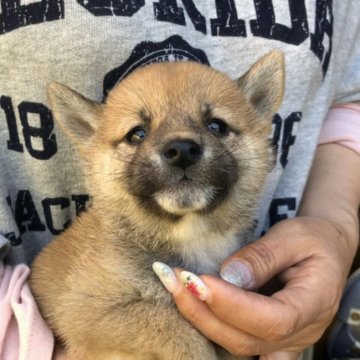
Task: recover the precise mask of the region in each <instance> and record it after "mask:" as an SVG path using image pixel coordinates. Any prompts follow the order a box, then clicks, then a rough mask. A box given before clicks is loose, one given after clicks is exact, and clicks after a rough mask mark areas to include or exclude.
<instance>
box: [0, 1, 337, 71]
mask: <svg viewBox="0 0 360 360" xmlns="http://www.w3.org/2000/svg"><path fill="white" fill-rule="evenodd" d="M22 1H24V2H25V0H22ZM77 3H78V6H81V7H82V8H84V9H86V10H87V11H88V12H89V13H90V14H92V15H93V16H97V17H101V16H105V17H106V16H115V17H136V16H141V9H142V8H144V7H145V6H147V7H148V6H149V7H152V11H153V14H154V20H155V21H160V22H168V23H171V24H174V25H178V26H192V27H193V28H194V29H195V31H198V32H201V33H203V34H205V35H210V36H227V37H249V36H250V35H252V36H254V37H261V38H265V39H272V40H277V41H280V42H283V43H286V44H291V45H295V46H298V45H300V44H302V43H303V42H304V41H306V40H307V39H308V38H310V49H309V50H310V51H312V52H313V53H314V54H315V55H316V57H317V58H318V59H319V61H320V63H321V65H322V69H323V75H324V76H325V74H326V72H327V69H328V67H329V61H330V57H331V51H332V36H333V24H334V17H333V12H332V9H333V3H332V0H313V2H312V5H313V6H314V14H315V19H311V21H312V22H313V24H314V32H313V33H310V30H309V27H310V26H309V21H310V20H309V17H308V13H307V9H306V6H305V0H297V1H289V2H288V7H289V9H288V11H289V17H290V22H291V26H287V25H284V24H281V23H278V22H277V21H276V13H277V11H279V8H278V6H274V0H253V3H254V10H255V13H256V18H254V19H250V20H249V21H248V23H247V22H246V21H245V20H244V19H241V5H238V8H237V6H236V5H235V0H212V1H211V4H210V6H213V7H214V10H215V11H216V14H217V17H215V18H206V17H205V16H204V15H203V14H202V13H201V12H200V10H199V8H198V7H197V6H196V5H195V4H194V1H193V0H182V1H180V0H159V1H146V2H145V0H140V1H138V0H102V1H99V0H77ZM209 3H210V1H209ZM240 3H241V1H240ZM0 4H1V6H0V11H1V12H0V35H1V34H6V33H7V32H10V31H13V30H16V29H19V28H21V27H24V26H28V25H34V24H40V23H43V22H47V21H55V20H61V19H64V17H65V16H66V9H65V0H41V1H37V2H31V3H30V4H23V5H21V0H0ZM237 4H239V2H238V3H237ZM207 6H209V4H208V5H207ZM185 12H186V14H187V16H188V18H189V19H190V21H191V25H190V24H188V23H187V20H186V17H185ZM208 28H209V29H210V31H208V30H207V29H208Z"/></svg>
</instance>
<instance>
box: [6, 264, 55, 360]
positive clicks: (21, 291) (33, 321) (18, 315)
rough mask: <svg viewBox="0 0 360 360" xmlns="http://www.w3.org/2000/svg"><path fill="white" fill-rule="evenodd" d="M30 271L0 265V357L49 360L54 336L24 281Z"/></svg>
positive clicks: (22, 267) (26, 268)
mask: <svg viewBox="0 0 360 360" xmlns="http://www.w3.org/2000/svg"><path fill="white" fill-rule="evenodd" d="M0 261H1V260H0ZM29 273H30V269H29V268H28V267H27V266H26V265H24V264H20V265H17V266H15V267H11V266H9V265H4V264H3V263H2V262H0V314H1V321H0V358H1V359H2V360H14V359H19V360H34V359H37V360H51V357H52V353H53V349H54V336H53V334H52V332H51V330H50V329H49V327H48V326H47V325H46V323H45V321H44V320H43V318H42V317H41V315H40V313H39V310H38V308H37V305H36V303H35V300H34V298H33V296H32V294H31V292H30V288H29V285H28V284H27V282H26V280H27V278H28V276H29Z"/></svg>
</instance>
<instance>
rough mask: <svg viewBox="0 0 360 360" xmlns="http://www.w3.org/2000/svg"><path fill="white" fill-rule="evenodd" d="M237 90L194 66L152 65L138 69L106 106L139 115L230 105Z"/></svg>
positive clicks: (211, 71)
mask: <svg viewBox="0 0 360 360" xmlns="http://www.w3.org/2000/svg"><path fill="white" fill-rule="evenodd" d="M239 93H240V92H239V90H238V88H237V86H236V84H235V82H234V81H232V80H230V79H229V78H228V77H227V76H226V75H224V74H222V73H220V72H218V71H216V70H214V69H212V68H210V67H208V66H205V65H202V64H198V63H194V62H178V63H162V64H152V65H149V66H146V67H144V68H141V69H139V70H137V71H135V72H134V73H132V74H131V75H129V76H128V77H127V78H125V79H124V80H123V81H122V82H121V83H120V84H119V85H117V86H116V88H114V89H113V90H112V91H111V92H110V94H109V97H108V100H107V105H108V106H109V107H111V108H113V110H115V107H117V108H118V109H119V110H120V108H122V110H129V111H130V112H132V111H135V112H137V113H140V112H141V113H142V114H143V115H144V114H146V113H147V112H151V113H152V114H153V115H155V116H156V115H159V114H157V112H159V111H160V112H161V111H164V110H165V111H168V110H169V108H172V109H175V108H180V109H181V108H184V107H186V109H191V108H195V107H196V108H199V106H201V107H203V106H204V104H209V105H214V104H215V103H216V104H218V103H220V104H223V105H231V102H232V101H233V100H234V98H236V99H237V100H238V96H239Z"/></svg>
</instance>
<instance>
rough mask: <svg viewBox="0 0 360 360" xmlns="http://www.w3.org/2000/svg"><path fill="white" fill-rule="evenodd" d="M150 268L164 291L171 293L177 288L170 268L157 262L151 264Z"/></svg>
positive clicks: (174, 276)
mask: <svg viewBox="0 0 360 360" xmlns="http://www.w3.org/2000/svg"><path fill="white" fill-rule="evenodd" d="M152 268H153V270H154V273H155V274H156V275H157V276H158V278H159V279H160V281H161V283H162V284H163V285H164V286H165V288H166V290H167V291H169V292H170V293H173V292H174V291H175V289H176V287H177V279H176V275H175V272H174V271H173V269H172V268H171V267H170V266H168V265H166V264H164V263H162V262H158V261H157V262H154V263H153V264H152Z"/></svg>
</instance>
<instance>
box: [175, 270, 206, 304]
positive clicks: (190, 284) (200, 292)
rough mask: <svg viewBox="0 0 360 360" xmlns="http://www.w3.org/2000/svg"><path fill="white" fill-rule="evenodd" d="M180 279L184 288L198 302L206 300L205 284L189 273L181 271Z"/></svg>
mask: <svg viewBox="0 0 360 360" xmlns="http://www.w3.org/2000/svg"><path fill="white" fill-rule="evenodd" d="M180 278H181V281H182V283H183V284H184V286H185V287H186V288H187V289H188V290H189V291H190V292H191V293H192V294H193V295H194V296H195V297H197V298H198V299H199V300H202V301H204V300H206V298H207V296H208V294H209V289H208V287H207V286H206V284H205V283H204V282H203V281H202V280H201V279H200V278H199V277H198V276H196V275H194V274H193V273H191V272H189V271H182V272H181V273H180Z"/></svg>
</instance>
